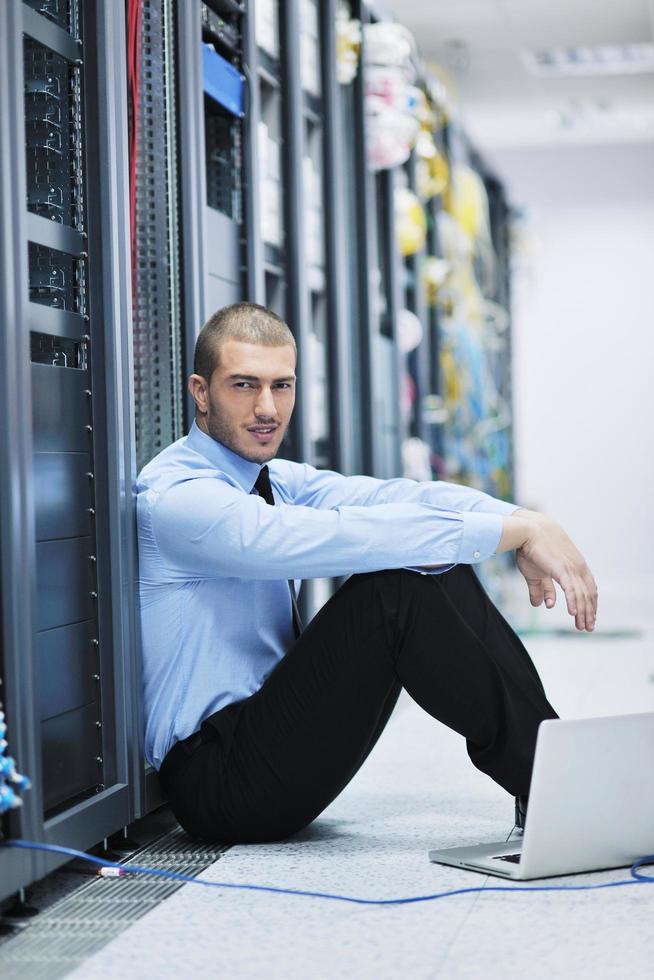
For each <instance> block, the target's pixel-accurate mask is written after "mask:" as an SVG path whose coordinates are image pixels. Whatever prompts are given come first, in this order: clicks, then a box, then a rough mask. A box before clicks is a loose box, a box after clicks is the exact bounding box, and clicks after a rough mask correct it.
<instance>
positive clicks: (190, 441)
mask: <svg viewBox="0 0 654 980" xmlns="http://www.w3.org/2000/svg"><path fill="white" fill-rule="evenodd" d="M186 443H187V445H188V446H190V447H191V449H193V450H195V452H197V453H201V454H202V456H204V457H205V459H208V460H209V462H210V463H213V465H214V466H216V467H217V468H218V469H219V470H222V471H223V472H224V473H227V475H228V476H231V477H233V479H234V480H236V482H237V483H238V484H239V486H241V487H242V488H243V489H244V490H245V492H246V493H250V491H251V490H252V487H253V486H254V484H255V483H256V480H257V477H258V476H259V473H260V472H261V465H262V464H261V463H251V462H250V461H249V460H247V459H243V457H242V456H239V455H238V453H235V452H232V450H231V449H228V448H227V446H223V444H222V443H221V442H217V441H216V440H215V439H212V438H211V436H209V435H207V433H206V432H203V431H202V429H200V428H199V426H198V424H197V422H196V421H195V420H194V421H193V424H192V425H191V429H190V431H189V434H188V436H187V438H186Z"/></svg>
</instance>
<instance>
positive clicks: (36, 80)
mask: <svg viewBox="0 0 654 980" xmlns="http://www.w3.org/2000/svg"><path fill="white" fill-rule="evenodd" d="M29 6H31V7H32V9H34V10H36V11H37V12H38V13H40V14H41V15H43V16H44V17H47V18H48V20H49V21H53V22H54V23H55V24H56V25H57V27H62V28H64V30H67V31H68V32H69V33H73V35H74V36H77V34H78V32H79V29H80V27H81V25H80V23H79V16H80V13H81V11H80V7H79V4H78V3H77V2H73V0H68V2H66V3H63V2H61V3H58V2H50V0H43V2H41V3H32V4H30V5H29ZM52 43H56V37H55V36H54V35H53V42H52ZM24 68H25V145H26V178H27V181H26V182H27V208H28V211H30V212H31V213H32V214H35V215H37V216H38V218H39V219H43V218H45V219H47V223H46V222H44V223H43V224H39V223H38V222H37V223H36V224H35V223H32V224H31V225H30V226H29V234H30V237H32V236H34V240H31V241H30V242H29V247H28V265H29V299H30V303H31V304H32V315H31V327H32V331H31V343H30V355H31V361H32V364H31V375H32V427H33V449H34V468H33V473H34V477H35V480H34V504H35V530H36V608H35V616H34V626H35V630H36V638H35V639H36V649H37V651H39V671H38V674H37V678H38V699H39V702H40V705H41V752H42V772H43V779H42V792H43V805H44V811H45V813H46V814H47V815H51V814H52V812H53V810H54V809H55V808H60V807H62V806H64V805H70V804H71V803H72V802H73V801H74V800H76V799H78V798H80V797H83V796H85V795H90V794H93V793H95V792H96V791H97V788H98V786H99V785H100V784H101V783H102V778H103V776H102V766H101V764H102V755H101V739H100V735H99V732H100V729H101V726H102V722H101V706H100V696H99V685H98V683H97V682H94V683H90V678H91V676H92V675H91V674H90V672H89V671H88V668H87V667H86V668H85V667H84V666H83V665H84V662H85V661H88V663H89V664H90V663H95V664H96V667H95V671H94V673H95V674H96V677H97V680H98V681H99V679H100V677H99V674H98V673H97V671H98V667H97V649H96V647H97V643H98V640H97V637H98V632H99V625H98V584H97V575H96V567H97V558H96V552H97V543H96V533H95V522H94V520H93V515H94V513H95V492H94V477H95V472H94V470H95V467H94V454H95V440H94V432H93V408H92V395H93V382H92V370H91V357H92V354H91V343H90V329H91V328H90V326H88V323H89V312H90V310H89V296H88V268H87V266H88V255H87V251H86V245H85V238H84V237H82V235H81V234H80V233H84V232H85V227H86V214H85V207H86V203H85V180H86V132H85V120H84V96H83V77H84V76H83V72H84V67H83V60H82V59H81V58H80V59H75V60H71V58H70V57H64V55H63V54H62V53H61V52H57V51H55V50H54V49H53V48H51V47H49V46H48V44H47V43H42V42H41V41H40V40H35V39H34V38H33V37H31V36H26V37H25V39H24ZM48 223H53V224H54V225H56V226H59V227H60V229H61V230H60V231H57V232H56V234H55V238H54V240H55V241H56V243H57V244H61V245H62V247H61V248H58V247H53V246H51V245H50V243H49V242H48V239H52V229H51V228H50V227H49V226H48ZM41 309H43V311H44V314H45V310H46V309H47V311H48V314H47V316H44V323H43V328H42V330H41V329H40V328H41V323H40V318H41V313H40V311H41ZM69 314H75V315H76V316H77V317H79V318H80V319H83V322H84V323H86V324H87V326H86V327H85V329H86V330H87V331H89V333H86V334H83V335H82V336H81V337H80V336H79V334H78V332H77V329H75V330H74V331H73V333H74V335H73V336H71V335H70V334H69V333H67V331H68V329H69V327H70V325H71V322H74V321H71V319H70V316H69ZM48 317H49V318H50V319H48ZM53 318H54V319H53ZM67 640H68V641H71V646H70V648H67V644H66V641H67ZM81 665H82V671H83V673H82V675H81V676H78V675H77V671H78V670H79V669H80V666H81ZM84 682H85V683H84ZM62 691H63V692H65V696H63V697H62Z"/></svg>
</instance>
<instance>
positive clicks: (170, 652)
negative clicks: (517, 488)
mask: <svg viewBox="0 0 654 980" xmlns="http://www.w3.org/2000/svg"><path fill="white" fill-rule="evenodd" d="M295 365H296V346H295V341H294V339H293V335H292V334H291V332H290V330H289V329H288V327H287V326H286V324H284V323H283V321H282V320H280V319H279V318H278V317H277V316H276V315H275V314H274V313H272V312H270V311H269V310H266V309H264V308H263V307H261V306H257V305H255V304H251V303H238V304H235V305H234V306H228V307H225V308H224V309H222V310H219V311H218V312H217V313H216V314H215V315H214V316H213V317H211V319H210V320H209V321H208V322H207V323H206V325H205V326H204V327H203V329H202V331H201V333H200V335H199V337H198V341H197V345H196V352H195V365H194V373H193V374H192V375H191V377H190V378H189V390H190V392H191V394H192V396H193V398H194V400H195V404H196V418H195V421H194V423H193V425H192V427H191V430H190V432H189V434H188V436H186V437H185V438H183V439H179V440H178V441H177V442H175V443H173V445H172V446H169V447H168V448H167V449H164V450H163V452H161V453H159V455H158V456H156V457H155V459H153V460H152V461H151V462H150V463H148V464H147V466H145V468H144V469H143V471H142V472H141V474H140V476H139V480H138V487H137V490H138V530H139V555H140V594H141V618H142V637H143V662H144V701H145V717H146V732H145V750H146V756H147V759H148V760H149V761H150V762H151V763H152V765H153V766H155V768H157V769H159V771H160V776H161V782H162V786H163V789H164V791H165V793H166V794H167V796H168V800H169V802H170V805H171V807H172V809H173V812H174V813H175V815H176V817H177V819H178V820H179V822H180V824H181V825H182V826H183V827H184V828H185V829H186V830H187V831H188V832H189V833H191V834H193V835H194V836H196V837H198V838H200V839H202V840H205V841H212V842H224V843H230V842H231V843H235V842H247V841H252V842H254V841H266V840H273V839H279V838H282V837H286V836H288V835H290V834H292V833H294V832H295V831H298V830H299V829H300V828H302V827H304V826H306V825H307V824H308V823H310V822H311V821H312V820H313V819H314V818H315V817H317V816H318V814H320V813H321V812H322V810H324V809H325V807H326V806H327V805H328V804H329V803H330V802H331V801H332V800H333V799H334V798H335V797H336V796H337V795H338V794H339V793H340V792H341V790H342V789H343V788H344V787H345V786H346V785H347V783H348V782H349V781H350V779H351V778H352V776H353V775H354V774H355V773H356V771H357V769H358V768H359V766H360V765H361V764H362V763H363V761H364V760H365V758H366V756H367V755H368V753H369V752H370V750H371V749H372V747H373V745H374V744H375V742H376V741H377V738H378V737H379V735H380V733H381V731H382V730H383V728H384V726H385V724H386V722H387V721H388V719H389V717H390V714H391V712H392V710H393V707H394V705H395V702H396V701H397V698H398V695H399V693H400V690H401V688H402V687H404V688H406V690H407V691H408V692H409V694H410V695H411V696H412V698H413V699H414V700H415V701H417V702H418V704H419V705H421V706H422V707H423V708H424V709H425V711H427V712H429V714H431V715H432V716H433V717H434V718H437V719H438V720H439V721H442V722H444V723H445V724H446V725H448V726H449V727H450V728H453V729H455V731H457V732H459V733H460V734H461V735H463V736H464V737H465V738H466V740H467V748H468V753H469V755H470V758H471V759H472V761H473V763H474V764H475V766H477V767H478V768H479V769H481V770H482V771H483V772H485V773H487V774H488V775H489V776H491V777H492V778H493V779H494V780H495V781H496V782H498V783H499V784H500V785H501V786H503V787H504V788H505V789H506V790H507V791H508V792H509V793H510V794H512V795H513V796H515V797H516V811H517V816H518V823H519V824H520V823H523V822H524V814H525V810H526V802H527V795H528V792H529V782H530V778H531V770H532V764H533V758H534V750H535V743H536V734H537V731H538V726H539V724H540V722H541V721H542V720H543V719H545V718H555V717H556V713H555V711H554V709H553V708H552V707H551V705H550V704H549V702H548V701H547V699H546V697H545V693H544V690H543V687H542V684H541V682H540V678H539V676H538V674H537V672H536V669H535V667H534V665H533V663H532V661H531V660H530V658H529V655H528V654H527V651H526V650H525V648H524V646H523V645H522V643H521V641H520V640H519V639H518V637H517V636H516V634H515V633H514V631H513V630H512V629H511V627H510V626H509V624H508V623H507V622H506V620H505V619H504V618H503V617H502V615H501V614H500V613H499V611H498V610H497V608H496V607H495V606H494V605H493V603H492V602H491V601H490V599H489V597H488V595H487V594H486V592H485V590H484V589H483V588H482V586H481V584H480V582H479V580H478V578H477V576H476V574H475V572H474V570H473V569H472V567H471V566H472V565H473V564H476V563H477V562H480V561H483V560H484V559H486V558H489V557H490V556H492V555H494V554H499V553H500V552H503V551H507V550H511V549H516V550H517V564H518V568H519V569H520V571H521V572H522V574H523V576H524V577H525V579H526V580H527V584H528V587H529V595H530V598H531V602H532V604H533V605H539V604H540V603H541V602H542V601H543V600H544V601H545V603H546V605H547V606H549V607H551V606H553V605H554V602H555V598H556V593H555V586H554V582H557V583H558V584H559V585H560V587H561V588H562V590H563V592H564V594H565V598H566V602H567V607H568V611H569V613H570V614H571V615H572V616H574V617H575V624H576V627H577V629H580V630H584V629H586V630H592V629H593V627H594V624H595V616H596V608H597V589H596V586H595V582H594V580H593V577H592V575H591V573H590V571H589V569H588V567H587V565H586V563H585V561H584V559H583V557H582V556H581V554H580V553H579V551H578V550H577V548H576V547H575V546H574V544H573V543H572V541H571V540H570V538H569V537H568V536H567V535H566V533H565V532H564V531H563V530H562V528H561V527H560V526H559V525H558V524H556V523H555V522H554V521H553V520H551V519H549V518H547V517H545V516H544V515H542V514H539V513H537V512H534V511H528V510H525V509H523V508H520V507H516V505H514V504H509V503H505V502H503V501H500V500H497V499H495V498H493V497H491V496H489V495H488V494H485V493H482V492H481V491H478V490H473V489H470V488H468V487H463V486H458V485H454V484H450V483H445V482H441V481H436V482H424V483H421V482H416V481H413V480H405V479H392V480H377V479H373V478H372V477H368V476H354V477H346V476H342V475H341V474H339V473H334V472H331V471H327V470H317V469H315V468H314V467H313V466H310V465H309V464H307V463H294V462H289V461H288V460H284V459H277V458H276V454H277V451H278V449H279V446H280V444H281V442H282V440H283V438H284V434H285V432H286V430H287V428H288V424H289V421H290V418H291V414H292V411H293V406H294V402H295V380H296V379H295ZM332 576H350V577H349V578H348V579H347V581H346V582H345V584H344V585H342V586H341V588H339V589H338V590H337V591H336V592H335V593H334V595H332V597H331V598H330V599H329V601H328V602H327V603H325V605H324V606H323V607H322V609H320V611H319V612H318V613H317V615H316V616H315V617H314V618H313V619H312V620H311V622H310V623H309V624H308V626H307V627H306V629H305V630H304V631H301V628H300V623H299V615H298V613H297V606H296V602H295V585H296V580H301V579H304V578H322V577H332Z"/></svg>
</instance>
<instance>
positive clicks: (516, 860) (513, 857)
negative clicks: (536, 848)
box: [493, 854, 520, 864]
mask: <svg viewBox="0 0 654 980" xmlns="http://www.w3.org/2000/svg"><path fill="white" fill-rule="evenodd" d="M493 861H510V862H511V864H520V855H519V854H500V855H498V856H497V857H494V858H493Z"/></svg>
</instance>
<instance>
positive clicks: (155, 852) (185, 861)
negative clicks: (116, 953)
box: [0, 828, 227, 980]
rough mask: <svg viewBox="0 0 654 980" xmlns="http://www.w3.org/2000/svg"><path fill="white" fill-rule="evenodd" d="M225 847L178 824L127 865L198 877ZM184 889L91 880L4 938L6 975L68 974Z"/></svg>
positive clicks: (0, 946) (42, 978) (50, 978)
mask: <svg viewBox="0 0 654 980" xmlns="http://www.w3.org/2000/svg"><path fill="white" fill-rule="evenodd" d="M226 850H227V848H226V847H222V846H220V845H208V844H206V845H203V844H199V843H197V842H196V841H193V840H191V838H190V837H188V835H187V834H185V833H184V831H183V830H181V829H179V828H178V829H175V830H172V831H170V832H169V833H167V834H165V835H164V836H163V837H162V838H160V839H159V840H157V841H155V842H154V843H153V844H151V845H149V846H147V847H145V848H143V849H142V850H141V851H139V852H138V853H136V854H134V855H132V856H130V857H128V858H126V859H124V863H125V864H126V865H127V866H129V864H130V863H133V864H139V865H143V866H146V867H151V868H157V869H163V870H167V871H176V872H178V873H181V874H185V875H188V876H190V877H195V876H196V875H198V874H200V872H201V871H203V870H204V869H205V868H207V867H209V865H211V864H213V863H214V862H215V861H217V860H218V859H219V858H220V856H221V855H222V854H223V853H224V852H225V851H226ZM72 877H74V876H72ZM180 887H181V885H180V883H179V882H176V881H170V880H168V881H167V880H165V879H163V878H154V877H147V876H144V875H140V876H138V877H134V878H93V879H91V880H90V881H88V882H87V883H85V884H83V885H81V887H79V888H77V889H76V890H75V891H74V892H73V894H71V895H68V896H67V897H65V898H62V899H60V900H59V901H57V902H55V904H53V905H52V906H51V907H50V908H48V909H46V910H44V911H43V912H41V913H40V915H38V916H37V917H36V918H35V919H34V920H32V921H31V922H29V923H28V925H27V928H25V929H24V930H22V931H21V932H20V933H18V934H17V935H15V936H14V937H9V938H6V939H4V941H3V940H2V939H0V951H1V952H0V959H1V960H2V976H3V978H4V977H6V978H9V977H25V976H29V978H30V980H54V978H55V977H63V976H65V975H66V974H68V973H69V972H71V971H72V970H73V969H74V968H75V967H76V966H78V965H79V964H80V963H82V962H83V960H84V959H86V958H87V957H88V956H91V955H92V954H93V953H95V952H96V951H97V950H98V949H101V948H102V947H103V946H105V945H106V944H107V943H108V942H109V941H110V940H111V939H113V938H114V937H115V936H117V935H119V934H120V933H121V932H123V931H124V930H125V929H127V928H128V927H129V926H130V925H131V924H132V923H133V922H135V921H136V920H137V919H140V918H141V917H142V916H143V915H145V914H146V913H147V912H149V911H150V910H151V909H152V908H154V907H155V906H156V905H158V904H159V902H162V901H163V900H164V899H166V898H168V897H169V896H170V895H172V893H173V892H175V891H177V889H178V888H180Z"/></svg>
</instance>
